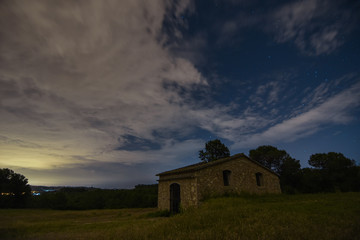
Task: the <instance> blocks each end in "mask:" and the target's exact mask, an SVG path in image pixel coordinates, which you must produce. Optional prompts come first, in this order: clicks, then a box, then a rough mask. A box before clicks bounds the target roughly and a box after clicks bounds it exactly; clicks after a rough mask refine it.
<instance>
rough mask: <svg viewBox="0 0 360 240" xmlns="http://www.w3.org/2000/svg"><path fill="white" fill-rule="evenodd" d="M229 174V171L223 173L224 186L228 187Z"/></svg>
mask: <svg viewBox="0 0 360 240" xmlns="http://www.w3.org/2000/svg"><path fill="white" fill-rule="evenodd" d="M230 174H231V171H229V170H224V171H223V180H224V186H229V185H230Z"/></svg>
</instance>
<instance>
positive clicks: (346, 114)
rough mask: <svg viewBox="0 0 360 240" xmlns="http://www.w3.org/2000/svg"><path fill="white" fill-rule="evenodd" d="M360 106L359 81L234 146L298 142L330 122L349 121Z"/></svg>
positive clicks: (244, 138) (343, 122) (340, 122)
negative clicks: (305, 110)
mask: <svg viewBox="0 0 360 240" xmlns="http://www.w3.org/2000/svg"><path fill="white" fill-rule="evenodd" d="M359 106H360V84H359V83H356V84H354V85H353V86H352V87H351V88H349V89H346V90H344V91H342V92H340V93H339V94H337V95H335V96H333V97H331V98H329V99H327V100H326V101H324V102H323V103H322V104H320V105H319V106H317V107H314V108H312V109H310V110H308V111H307V112H305V113H302V114H299V115H298V116H294V117H292V118H290V119H288V120H285V121H283V122H281V123H278V124H276V125H275V126H272V127H270V128H268V129H267V130H265V131H263V132H261V133H256V134H253V135H247V136H244V137H243V138H242V140H241V141H239V142H237V143H235V144H234V146H232V147H233V148H239V147H254V146H258V145H263V144H270V143H275V142H289V141H295V140H297V139H299V138H303V137H306V136H309V135H311V134H314V133H315V132H318V131H320V130H321V129H323V128H324V127H326V126H328V125H329V124H347V123H349V122H350V121H352V120H354V119H353V117H352V114H351V113H352V111H354V110H355V109H357V108H358V107H359Z"/></svg>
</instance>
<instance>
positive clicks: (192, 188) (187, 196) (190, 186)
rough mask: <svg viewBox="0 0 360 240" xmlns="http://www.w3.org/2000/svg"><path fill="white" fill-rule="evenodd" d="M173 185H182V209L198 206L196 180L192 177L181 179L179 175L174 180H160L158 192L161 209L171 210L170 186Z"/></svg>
mask: <svg viewBox="0 0 360 240" xmlns="http://www.w3.org/2000/svg"><path fill="white" fill-rule="evenodd" d="M187 175H188V174H187ZM173 183H177V184H179V185H180V199H181V203H180V206H181V208H188V207H190V206H196V205H197V204H198V196H197V180H196V178H194V177H192V176H187V177H181V176H179V175H178V176H176V177H175V178H173V179H172V178H165V179H163V180H162V178H160V180H159V190H158V208H159V209H168V210H169V209H170V185H171V184H173Z"/></svg>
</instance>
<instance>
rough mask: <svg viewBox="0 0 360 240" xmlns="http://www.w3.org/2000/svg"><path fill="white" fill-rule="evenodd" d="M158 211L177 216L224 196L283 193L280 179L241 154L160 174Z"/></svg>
mask: <svg viewBox="0 0 360 240" xmlns="http://www.w3.org/2000/svg"><path fill="white" fill-rule="evenodd" d="M156 176H159V180H158V181H159V187H158V188H159V193H158V208H159V209H168V210H170V211H172V212H178V211H179V208H180V206H181V207H182V208H188V207H190V206H198V204H199V202H200V200H202V199H203V198H204V197H207V196H211V195H219V194H224V193H241V192H246V193H251V194H264V193H281V190H280V183H279V177H278V175H277V174H276V173H275V172H273V171H272V170H270V169H268V168H266V167H265V166H263V165H261V164H260V163H258V162H256V161H254V160H251V159H250V158H249V157H247V156H246V155H244V154H242V153H240V154H236V155H233V156H231V157H227V158H223V159H219V160H216V161H212V162H208V163H203V162H201V163H197V164H193V165H189V166H186V167H182V168H178V169H174V170H171V171H166V172H162V173H159V174H157V175H156Z"/></svg>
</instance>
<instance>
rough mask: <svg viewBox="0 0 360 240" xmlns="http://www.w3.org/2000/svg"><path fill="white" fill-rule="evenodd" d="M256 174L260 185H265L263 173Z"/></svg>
mask: <svg viewBox="0 0 360 240" xmlns="http://www.w3.org/2000/svg"><path fill="white" fill-rule="evenodd" d="M255 175H256V184H257V185H258V186H263V185H264V179H263V174H262V173H260V172H258V173H256V174H255Z"/></svg>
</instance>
